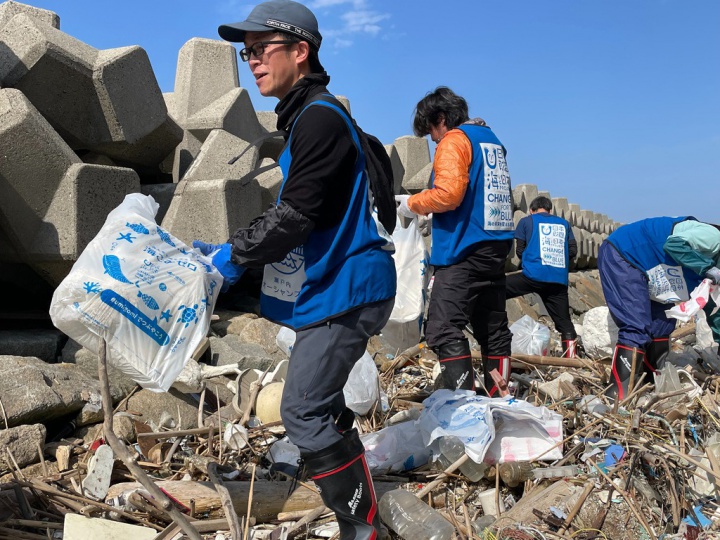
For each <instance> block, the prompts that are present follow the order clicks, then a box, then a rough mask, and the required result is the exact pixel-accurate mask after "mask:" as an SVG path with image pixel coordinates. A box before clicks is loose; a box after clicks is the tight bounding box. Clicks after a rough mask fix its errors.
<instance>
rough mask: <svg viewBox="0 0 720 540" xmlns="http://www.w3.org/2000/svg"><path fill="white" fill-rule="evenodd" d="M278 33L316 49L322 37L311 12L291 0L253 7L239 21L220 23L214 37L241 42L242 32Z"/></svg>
mask: <svg viewBox="0 0 720 540" xmlns="http://www.w3.org/2000/svg"><path fill="white" fill-rule="evenodd" d="M268 30H278V31H280V32H287V33H288V34H294V35H296V36H298V37H299V38H301V39H303V40H305V41H307V42H308V43H310V45H313V46H314V47H315V48H316V49H319V48H320V43H321V42H322V36H321V35H320V31H319V30H318V23H317V19H316V18H315V15H313V12H312V11H310V10H309V9H308V8H307V7H305V6H304V5H302V4H300V3H298V2H293V1H292V0H268V1H267V2H263V3H262V4H258V5H257V6H255V7H254V8H253V10H252V11H251V12H250V15H248V17H247V19H245V20H244V21H242V22H237V23H231V24H223V25H222V26H220V27H219V28H218V34H220V37H221V38H223V39H224V40H226V41H235V42H241V41H245V33H246V32H267V31H268Z"/></svg>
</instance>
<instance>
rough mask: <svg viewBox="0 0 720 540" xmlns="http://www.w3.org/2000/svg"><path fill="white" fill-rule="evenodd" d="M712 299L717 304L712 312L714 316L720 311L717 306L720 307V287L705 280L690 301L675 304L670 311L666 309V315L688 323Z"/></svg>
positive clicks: (691, 294) (691, 295)
mask: <svg viewBox="0 0 720 540" xmlns="http://www.w3.org/2000/svg"><path fill="white" fill-rule="evenodd" d="M710 298H712V299H713V301H714V302H715V306H716V307H715V309H714V310H713V312H712V313H713V314H714V313H715V312H716V311H717V310H718V308H717V306H720V286H719V285H713V283H712V281H710V280H709V279H703V280H702V282H700V285H698V286H697V287H695V290H694V291H693V292H692V293H690V299H689V300H685V301H684V302H680V303H679V304H675V305H674V306H673V307H671V308H670V309H666V310H665V315H667V316H668V317H672V318H673V319H677V320H679V321H682V322H688V321H689V320H690V319H692V318H693V317H694V316H695V315H697V314H698V313H699V312H700V310H701V309H703V308H704V307H705V306H706V305H707V303H708V300H709V299H710Z"/></svg>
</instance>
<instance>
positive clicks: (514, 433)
mask: <svg viewBox="0 0 720 540" xmlns="http://www.w3.org/2000/svg"><path fill="white" fill-rule="evenodd" d="M423 405H424V406H425V408H424V409H423V412H422V414H421V415H420V418H419V419H418V420H417V422H416V424H417V427H418V429H419V430H420V431H421V433H422V435H423V440H424V441H425V444H426V445H428V446H429V445H431V444H432V443H433V441H435V440H436V439H438V438H440V437H444V436H453V437H457V438H459V439H460V440H461V441H462V442H463V443H464V444H465V453H467V455H468V456H469V457H470V459H472V460H473V461H475V462H476V463H482V462H483V461H484V462H485V463H488V464H493V463H505V462H510V461H535V460H538V459H539V460H543V461H554V460H556V459H560V458H562V456H563V454H562V445H560V444H559V443H561V442H562V440H563V429H562V416H561V415H560V414H558V413H555V412H553V411H550V410H549V409H547V408H546V407H542V406H541V407H536V406H534V405H531V404H529V403H528V402H526V401H522V400H518V399H515V398H514V397H511V396H507V397H505V398H487V397H483V396H478V395H477V394H475V393H474V392H472V391H468V390H456V391H454V392H453V391H450V390H438V391H436V392H434V393H433V394H432V395H431V396H430V397H429V398H427V399H426V400H425V401H424V402H423Z"/></svg>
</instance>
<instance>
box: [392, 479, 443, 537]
mask: <svg viewBox="0 0 720 540" xmlns="http://www.w3.org/2000/svg"><path fill="white" fill-rule="evenodd" d="M378 508H379V512H380V518H381V519H382V520H383V522H384V523H385V524H386V525H387V526H388V527H390V528H391V529H392V530H393V531H395V532H396V533H397V534H398V535H399V536H400V537H402V538H404V539H405V540H451V539H452V538H453V536H455V527H453V526H452V525H451V524H450V523H449V522H448V521H447V520H446V519H445V518H444V517H442V516H441V515H440V514H439V513H438V512H437V511H435V510H434V509H432V508H430V507H429V506H428V505H427V504H425V503H424V502H423V501H421V500H420V499H418V498H417V497H416V496H415V495H413V494H412V493H410V492H408V491H405V490H404V489H394V490H392V491H388V492H387V493H385V495H383V496H382V498H381V499H380V503H379V504H378Z"/></svg>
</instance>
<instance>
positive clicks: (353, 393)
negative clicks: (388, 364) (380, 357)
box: [343, 352, 380, 415]
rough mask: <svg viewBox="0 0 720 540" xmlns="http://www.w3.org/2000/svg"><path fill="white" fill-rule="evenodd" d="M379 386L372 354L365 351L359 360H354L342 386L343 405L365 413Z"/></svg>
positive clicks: (368, 409)
mask: <svg viewBox="0 0 720 540" xmlns="http://www.w3.org/2000/svg"><path fill="white" fill-rule="evenodd" d="M379 388H380V378H379V375H378V370H377V366H376V365H375V362H374V361H373V359H372V356H370V355H369V354H368V353H367V352H365V354H363V355H362V357H361V358H360V360H358V361H357V362H355V365H354V366H353V368H352V371H351V372H350V376H349V377H348V380H347V383H345V387H344V388H343V395H344V396H345V405H346V406H347V408H348V409H351V410H352V411H353V412H355V413H357V414H360V415H363V414H367V413H368V412H369V411H370V409H372V407H373V405H375V402H376V401H377V400H378V397H379V396H380V394H379Z"/></svg>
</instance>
